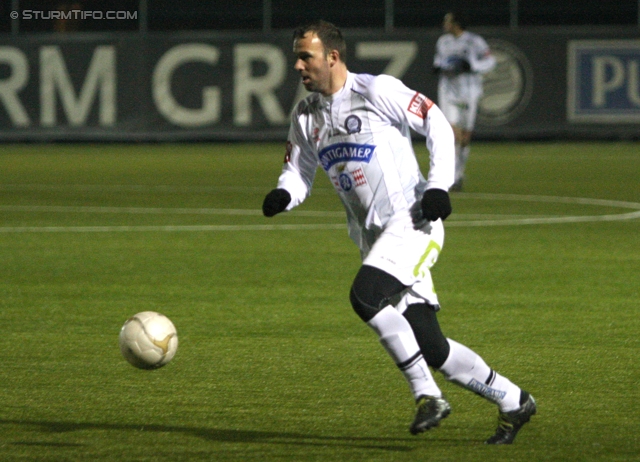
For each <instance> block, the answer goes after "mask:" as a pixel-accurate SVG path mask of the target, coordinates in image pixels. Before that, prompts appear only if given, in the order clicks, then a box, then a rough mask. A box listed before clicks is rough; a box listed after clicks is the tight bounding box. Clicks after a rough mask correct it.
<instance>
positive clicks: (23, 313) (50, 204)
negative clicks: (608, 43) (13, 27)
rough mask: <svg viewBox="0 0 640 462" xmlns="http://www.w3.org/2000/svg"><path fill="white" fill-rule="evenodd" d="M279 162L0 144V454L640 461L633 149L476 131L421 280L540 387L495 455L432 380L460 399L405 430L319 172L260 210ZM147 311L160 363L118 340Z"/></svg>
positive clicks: (492, 356)
mask: <svg viewBox="0 0 640 462" xmlns="http://www.w3.org/2000/svg"><path fill="white" fill-rule="evenodd" d="M417 152H418V154H419V156H420V160H421V163H422V164H423V165H424V168H425V171H426V166H427V165H428V159H427V151H426V148H424V146H422V144H421V143H420V144H419V145H417ZM283 155H284V147H283V145H282V144H175V145H174V144H155V145H145V144H139V145H120V144H100V145H86V144H56V145H42V144H33V145H29V144H27V145H9V144H7V145H3V146H2V149H1V152H0V326H1V329H0V358H1V360H0V460H2V461H84V460H101V461H102V460H104V461H115V460H121V461H165V460H166V461H169V460H170V461H183V460H184V461H191V460H202V461H205V460H206V461H210V460H222V461H230V460H237V461H248V460H256V461H258V460H260V461H263V460H279V461H280V460H282V461H287V460H290V461H411V460H429V461H436V460H437V461H444V460H446V461H478V460H488V461H521V460H527V461H539V460H557V461H573V460H575V461H578V460H579V461H585V460H586V461H591V460H593V461H596V460H597V461H599V460H614V461H615V460H617V461H628V460H640V404H639V403H640V392H639V391H638V389H639V387H640V368H639V367H638V356H637V355H638V353H639V351H640V341H639V333H640V144H638V143H488V142H486V143H480V142H477V143H475V144H474V145H473V150H472V154H471V159H470V162H469V166H468V179H467V182H466V184H465V190H464V192H462V193H453V194H452V202H453V207H454V213H453V215H452V216H451V217H450V218H449V219H448V220H447V221H446V224H445V226H446V229H447V235H446V239H445V246H444V248H443V252H442V254H441V256H440V260H439V262H438V264H437V265H436V266H435V267H434V269H433V276H434V280H435V283H436V287H437V289H438V294H439V297H440V301H441V303H442V305H443V309H442V311H441V314H440V322H441V325H442V327H443V330H444V331H445V334H447V335H448V336H450V337H452V338H454V339H457V340H459V341H461V342H463V343H465V344H467V345H468V346H470V347H471V348H473V349H475V350H476V351H477V352H478V353H480V354H481V355H482V356H483V357H484V358H485V359H486V360H487V362H488V363H489V365H490V366H492V367H493V368H495V369H496V370H497V371H499V372H501V373H502V374H504V375H506V376H507V377H509V378H511V379H512V380H513V381H515V382H516V383H518V384H519V385H521V386H522V387H523V388H525V389H527V390H529V391H530V392H532V393H533V394H534V396H535V397H536V399H537V401H538V405H539V406H538V414H537V415H536V416H535V417H534V418H533V419H532V422H531V423H530V424H529V425H527V426H525V427H524V429H523V430H522V432H521V433H520V434H519V436H518V438H517V439H516V441H515V443H514V444H513V445H512V446H508V447H488V446H485V445H483V444H482V442H483V441H484V439H486V438H487V437H488V436H490V435H491V434H492V433H493V431H494V429H495V425H496V417H497V411H496V410H495V408H494V407H493V406H492V405H490V404H488V403H486V402H485V401H483V400H482V399H481V398H479V397H477V396H475V395H473V394H471V393H469V392H467V391H465V390H462V389H460V388H457V387H455V386H454V385H452V384H450V383H447V382H445V381H444V380H443V378H442V376H440V375H439V374H437V375H436V380H438V382H439V383H440V384H441V387H442V389H443V391H444V392H445V393H446V395H447V397H448V399H449V401H450V402H451V405H452V407H453V411H452V414H451V415H450V416H449V418H447V419H446V420H444V421H443V422H442V424H441V426H440V427H439V428H437V429H434V430H431V431H429V432H427V433H425V434H423V435H420V436H418V437H413V436H411V435H410V434H409V432H408V426H409V424H410V422H411V420H412V418H413V403H412V399H411V396H410V394H409V391H408V387H407V386H406V384H405V382H404V379H403V378H402V376H401V374H400V373H399V372H398V371H397V369H396V368H395V366H394V365H393V364H392V362H391V360H390V359H389V358H388V357H387V355H386V353H385V352H384V350H383V349H382V347H381V346H380V345H379V344H378V341H377V339H376V338H375V336H374V334H373V332H371V331H370V330H369V328H368V327H367V326H366V325H364V324H363V323H362V322H361V321H360V320H359V318H358V317H357V316H356V315H355V314H354V313H353V311H352V309H351V307H350V305H349V300H348V291H349V287H350V284H351V281H352V279H353V277H354V276H355V273H356V271H357V269H358V267H359V254H358V250H357V248H356V247H355V245H353V244H352V243H351V241H350V240H349V239H348V237H347V233H346V227H345V225H344V217H343V213H342V210H341V205H340V204H339V201H338V199H337V196H335V193H334V192H333V191H332V187H331V185H330V183H329V181H328V180H327V178H326V177H325V175H324V173H323V172H322V171H321V170H320V171H319V172H318V175H317V178H316V184H315V188H314V191H313V194H312V196H311V197H310V198H309V199H308V200H307V202H305V203H304V204H303V205H302V206H301V207H299V210H298V211H295V212H292V213H288V214H283V215H280V216H277V217H274V218H272V219H266V218H264V217H262V216H261V213H260V212H259V209H260V206H261V203H262V199H263V197H264V195H265V194H266V193H267V192H268V191H269V190H270V189H271V188H273V187H274V186H275V182H276V179H277V176H278V174H279V171H280V168H281V160H282V157H283ZM144 310H155V311H160V312H162V313H164V314H166V315H167V316H169V317H170V318H171V319H172V320H173V322H174V323H175V325H176V327H177V329H178V334H179V339H180V347H179V349H178V353H177V354H176V356H175V358H174V360H173V361H172V362H171V363H170V364H168V365H167V366H165V367H164V368H162V369H159V370H155V371H141V370H137V369H135V368H133V367H132V366H130V365H129V364H128V363H126V362H125V361H124V359H123V358H122V357H121V355H120V351H119V348H118V333H119V330H120V327H121V325H122V324H123V322H124V321H125V320H126V319H127V318H128V317H129V316H130V315H132V314H134V313H136V312H139V311H144Z"/></svg>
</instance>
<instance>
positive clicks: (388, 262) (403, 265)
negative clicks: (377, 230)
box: [362, 219, 444, 311]
mask: <svg viewBox="0 0 640 462" xmlns="http://www.w3.org/2000/svg"><path fill="white" fill-rule="evenodd" d="M443 244H444V226H443V224H442V220H437V221H433V222H429V223H428V224H427V225H426V226H425V227H424V228H423V229H420V230H416V229H414V228H413V223H412V222H411V220H410V219H409V220H401V221H398V222H396V223H394V224H391V225H389V226H388V227H387V228H386V229H385V230H384V231H383V232H382V234H381V235H380V237H378V239H377V240H376V242H375V243H374V244H373V247H372V248H371V251H370V252H369V254H368V255H367V256H366V257H365V259H364V261H363V262H362V263H363V264H365V265H369V266H374V267H376V268H378V269H381V270H382V271H384V272H386V273H389V274H391V275H392V276H394V277H395V278H396V279H398V280H399V281H400V282H402V284H404V285H405V286H407V287H408V289H407V290H406V291H405V293H404V294H403V295H405V297H403V302H404V303H405V305H406V304H407V303H409V304H410V303H411V301H412V300H413V303H418V302H420V301H424V300H426V301H427V302H428V303H429V304H431V305H434V306H437V305H439V303H438V297H437V295H436V291H435V288H434V286H433V280H432V278H431V271H430V269H431V267H432V266H433V265H435V263H436V261H437V260H438V256H439V255H440V252H441V251H442V246H443ZM407 297H408V298H407ZM405 299H406V300H405ZM414 299H418V300H419V301H418V300H414ZM404 308H406V306H404ZM398 309H400V307H398ZM401 311H404V309H401Z"/></svg>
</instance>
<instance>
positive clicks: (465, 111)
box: [458, 99, 478, 134]
mask: <svg viewBox="0 0 640 462" xmlns="http://www.w3.org/2000/svg"><path fill="white" fill-rule="evenodd" d="M477 115H478V100H477V99H470V100H468V101H466V102H465V103H464V104H461V105H460V112H459V122H458V126H459V127H460V128H461V129H462V131H463V132H464V133H465V134H470V133H471V132H472V131H473V129H474V128H475V125H476V117H477Z"/></svg>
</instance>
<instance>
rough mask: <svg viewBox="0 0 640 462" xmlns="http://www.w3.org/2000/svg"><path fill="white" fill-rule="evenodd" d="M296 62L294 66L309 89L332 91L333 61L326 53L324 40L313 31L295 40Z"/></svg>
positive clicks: (326, 93)
mask: <svg viewBox="0 0 640 462" xmlns="http://www.w3.org/2000/svg"><path fill="white" fill-rule="evenodd" d="M293 52H294V53H295V55H296V58H297V59H296V63H295V65H294V66H293V68H294V69H295V70H296V71H298V72H299V73H300V76H301V77H302V84H303V85H304V87H305V88H306V89H307V91H314V92H318V93H321V94H323V95H329V94H330V93H331V62H330V59H328V57H327V56H326V55H325V53H324V46H323V45H322V41H321V40H320V39H319V38H318V36H317V35H316V34H314V33H313V32H307V33H306V34H305V36H304V37H302V38H300V39H296V40H294V42H293Z"/></svg>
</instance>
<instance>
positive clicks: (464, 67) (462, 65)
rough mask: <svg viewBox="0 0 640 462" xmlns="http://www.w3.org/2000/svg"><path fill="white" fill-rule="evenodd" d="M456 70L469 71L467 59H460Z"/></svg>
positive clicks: (469, 65)
mask: <svg viewBox="0 0 640 462" xmlns="http://www.w3.org/2000/svg"><path fill="white" fill-rule="evenodd" d="M458 72H460V73H463V72H471V64H469V61H467V60H466V59H462V60H460V63H459V64H458Z"/></svg>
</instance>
